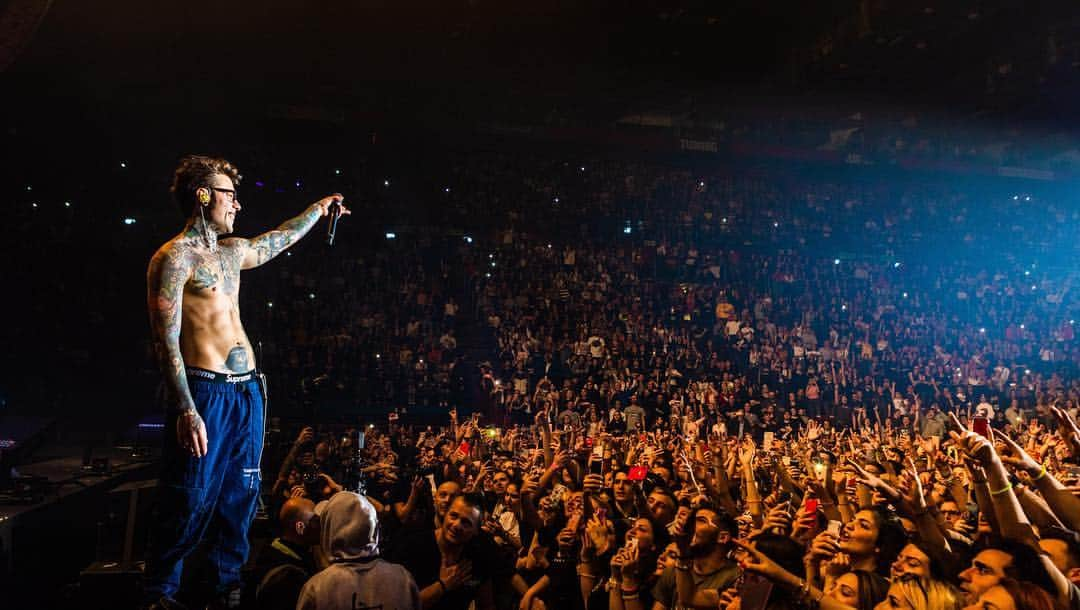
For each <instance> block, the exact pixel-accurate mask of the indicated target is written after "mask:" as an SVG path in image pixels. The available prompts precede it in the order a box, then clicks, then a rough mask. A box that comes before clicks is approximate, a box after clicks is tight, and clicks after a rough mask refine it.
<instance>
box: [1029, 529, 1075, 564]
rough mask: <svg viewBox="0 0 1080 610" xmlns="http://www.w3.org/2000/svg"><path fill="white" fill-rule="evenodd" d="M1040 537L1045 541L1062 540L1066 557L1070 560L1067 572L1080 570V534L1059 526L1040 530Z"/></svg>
mask: <svg viewBox="0 0 1080 610" xmlns="http://www.w3.org/2000/svg"><path fill="white" fill-rule="evenodd" d="M1039 537H1040V538H1042V539H1043V540H1060V541H1062V542H1064V543H1065V555H1066V559H1067V560H1068V562H1069V563H1068V565H1066V566H1065V569H1066V570H1071V569H1072V568H1080V534H1077V533H1076V532H1074V531H1072V530H1067V529H1063V528H1060V527H1057V526H1049V527H1043V528H1039Z"/></svg>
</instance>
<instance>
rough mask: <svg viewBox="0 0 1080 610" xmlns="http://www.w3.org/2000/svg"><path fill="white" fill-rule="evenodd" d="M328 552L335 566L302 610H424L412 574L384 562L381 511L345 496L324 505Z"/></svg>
mask: <svg viewBox="0 0 1080 610" xmlns="http://www.w3.org/2000/svg"><path fill="white" fill-rule="evenodd" d="M315 512H316V513H317V514H318V515H319V518H320V520H321V522H322V536H321V544H322V548H323V549H324V550H325V551H326V552H327V554H328V555H329V559H330V566H329V567H327V568H326V569H325V570H323V571H322V572H319V573H318V574H316V575H314V576H312V577H311V579H310V580H308V581H307V584H305V585H304V588H303V590H301V591H300V599H299V600H298V601H297V603H296V608H297V610H361V609H370V610H376V609H377V610H419V609H420V590H419V589H417V588H416V582H415V581H414V580H413V577H412V575H411V574H409V572H408V571H407V570H406V569H405V568H403V567H402V566H400V565H398V564H396V563H390V562H388V561H384V560H382V559H380V558H379V528H378V525H379V522H378V516H377V514H376V512H375V507H374V506H372V505H371V502H369V501H368V499H367V498H365V497H364V496H362V495H360V494H356V493H352V492H346V491H341V492H338V493H336V494H334V495H333V496H332V497H331V498H330V499H329V500H326V501H325V502H320V503H319V505H318V506H317V507H316V509H315Z"/></svg>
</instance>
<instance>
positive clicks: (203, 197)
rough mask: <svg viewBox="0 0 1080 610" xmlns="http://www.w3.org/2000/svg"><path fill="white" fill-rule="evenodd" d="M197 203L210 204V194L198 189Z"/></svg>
mask: <svg viewBox="0 0 1080 610" xmlns="http://www.w3.org/2000/svg"><path fill="white" fill-rule="evenodd" d="M199 203H210V193H207V192H206V190H205V189H199Z"/></svg>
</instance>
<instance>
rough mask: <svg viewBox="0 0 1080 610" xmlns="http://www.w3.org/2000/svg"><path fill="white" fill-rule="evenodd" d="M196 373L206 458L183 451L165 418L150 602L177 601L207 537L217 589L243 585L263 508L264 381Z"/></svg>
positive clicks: (192, 382)
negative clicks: (189, 562) (189, 563)
mask: <svg viewBox="0 0 1080 610" xmlns="http://www.w3.org/2000/svg"><path fill="white" fill-rule="evenodd" d="M189 373H192V374H190V375H189V377H188V386H189V387H190V388H191V396H192V398H193V399H194V401H195V406H196V408H197V409H198V411H199V415H200V416H202V418H203V422H204V423H205V424H206V434H207V453H206V455H204V456H203V457H202V458H196V457H194V456H192V455H191V454H190V452H189V451H187V450H185V449H184V448H183V447H180V446H179V445H178V443H177V440H176V419H177V416H176V415H174V416H172V417H169V418H166V424H167V425H166V428H165V439H164V440H165V447H164V451H163V453H162V471H161V478H160V481H159V487H158V515H157V519H156V521H155V523H153V524H152V526H151V528H152V532H153V535H152V536H151V539H150V551H149V553H148V554H147V562H146V574H145V579H144V591H145V593H146V596H147V598H148V599H157V598H158V597H161V596H166V597H174V596H175V593H176V590H177V589H178V588H179V587H180V574H181V572H182V570H183V562H184V558H185V557H187V555H188V554H189V553H190V552H191V551H192V549H194V548H195V546H196V545H197V544H198V543H199V542H200V541H201V540H202V539H203V537H204V536H205V537H206V538H207V541H208V542H209V544H210V548H209V560H210V563H211V568H212V573H213V574H216V578H217V582H215V583H212V584H213V585H214V586H216V588H217V590H218V591H227V590H229V589H231V588H234V587H237V586H239V584H240V568H241V566H243V565H244V561H245V560H246V559H247V553H248V538H247V534H248V528H249V527H250V526H251V522H252V519H253V518H254V516H255V508H256V506H257V504H258V498H259V491H260V479H261V477H260V474H259V461H260V459H261V458H262V441H263V397H262V393H261V391H260V389H259V382H258V380H257V379H256V378H255V375H254V374H250V375H233V376H226V375H222V374H220V373H218V374H216V375H215V374H212V373H209V372H204V371H198V370H197V369H196V370H194V371H192V370H191V369H190V368H189ZM200 374H201V375H202V376H203V377H205V378H201V377H198V376H196V375H200ZM212 376H213V377H212ZM211 377H212V378H211ZM237 379H239V380H241V381H236V380H237Z"/></svg>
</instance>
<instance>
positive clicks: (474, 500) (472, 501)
mask: <svg viewBox="0 0 1080 610" xmlns="http://www.w3.org/2000/svg"><path fill="white" fill-rule="evenodd" d="M458 500H461V501H462V502H464V503H465V504H467V505H468V506H469V508H475V509H476V510H477V511H479V512H480V520H481V521H483V520H484V515H485V514H486V513H487V511H486V510H485V509H484V502H485V500H484V496H482V495H481V494H479V493H476V492H467V493H461V494H458V495H457V496H455V497H454V501H455V502H457V501H458ZM477 525H478V526H479V524H477Z"/></svg>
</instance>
